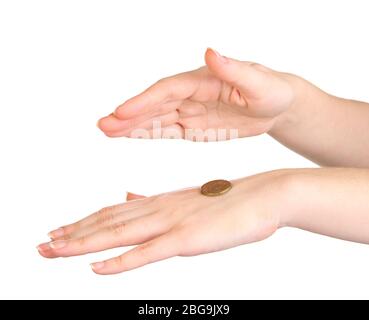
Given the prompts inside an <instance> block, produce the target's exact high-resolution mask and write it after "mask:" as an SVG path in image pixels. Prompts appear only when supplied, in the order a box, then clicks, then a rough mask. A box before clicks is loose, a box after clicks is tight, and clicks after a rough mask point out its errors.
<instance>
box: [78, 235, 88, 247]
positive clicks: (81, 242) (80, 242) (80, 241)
mask: <svg viewBox="0 0 369 320" xmlns="http://www.w3.org/2000/svg"><path fill="white" fill-rule="evenodd" d="M86 242H87V238H86V236H82V237H80V238H78V239H77V244H78V246H79V247H84V246H86Z"/></svg>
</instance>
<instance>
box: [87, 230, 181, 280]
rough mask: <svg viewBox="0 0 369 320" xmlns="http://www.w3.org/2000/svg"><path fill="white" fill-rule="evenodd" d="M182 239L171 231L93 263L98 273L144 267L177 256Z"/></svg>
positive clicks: (112, 272)
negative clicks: (112, 256)
mask: <svg viewBox="0 0 369 320" xmlns="http://www.w3.org/2000/svg"><path fill="white" fill-rule="evenodd" d="M179 248H180V241H179V238H178V236H177V233H176V232H175V231H170V232H168V233H166V234H163V235H161V236H159V237H157V238H155V239H153V240H150V241H148V242H146V243H144V244H141V245H139V246H137V247H135V248H134V249H132V250H130V251H128V252H126V253H124V254H123V255H121V256H118V257H116V258H113V259H109V260H105V261H102V262H95V263H93V264H91V267H92V270H93V271H94V272H95V273H97V274H104V275H107V274H115V273H119V272H123V271H128V270H132V269H135V268H139V267H142V266H144V265H146V264H149V263H153V262H157V261H160V260H164V259H168V258H171V257H174V256H177V255H178V254H179V252H180V249H179Z"/></svg>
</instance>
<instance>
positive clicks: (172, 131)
mask: <svg viewBox="0 0 369 320" xmlns="http://www.w3.org/2000/svg"><path fill="white" fill-rule="evenodd" d="M107 135H108V136H109V137H112V138H118V137H122V136H126V137H128V138H131V139H183V138H184V136H185V131H184V129H183V127H182V126H181V125H180V124H179V123H174V124H171V125H168V126H164V127H161V126H159V127H158V128H155V129H149V130H148V129H142V128H141V129H139V128H137V129H134V130H132V131H131V133H130V134H129V135H127V132H115V133H111V134H107Z"/></svg>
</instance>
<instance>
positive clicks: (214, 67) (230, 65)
mask: <svg viewBox="0 0 369 320" xmlns="http://www.w3.org/2000/svg"><path fill="white" fill-rule="evenodd" d="M205 62H206V65H207V66H208V68H209V70H210V71H211V73H213V74H214V75H215V76H216V77H218V78H220V79H221V80H223V81H225V82H228V83H229V84H231V85H232V86H234V87H236V88H237V89H239V90H240V91H241V92H242V93H244V94H245V95H247V96H248V98H255V99H257V98H261V97H262V96H263V94H264V93H265V90H266V88H268V84H269V81H270V80H271V77H272V75H271V74H270V73H269V71H271V70H270V69H268V68H267V67H264V66H262V65H259V64H256V63H251V62H244V61H239V60H235V59H231V58H228V57H224V56H222V55H220V54H219V53H218V52H217V51H215V50H213V49H210V48H208V49H207V50H206V53H205Z"/></svg>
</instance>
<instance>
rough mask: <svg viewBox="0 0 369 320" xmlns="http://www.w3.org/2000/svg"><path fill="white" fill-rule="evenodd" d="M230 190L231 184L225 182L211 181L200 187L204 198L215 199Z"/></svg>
mask: <svg viewBox="0 0 369 320" xmlns="http://www.w3.org/2000/svg"><path fill="white" fill-rule="evenodd" d="M231 188H232V184H231V183H230V182H229V181H227V180H213V181H209V182H207V183H205V184H204V185H202V187H201V193H202V194H203V195H204V196H208V197H215V196H220V195H222V194H224V193H226V192H228V191H229V190H231Z"/></svg>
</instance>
